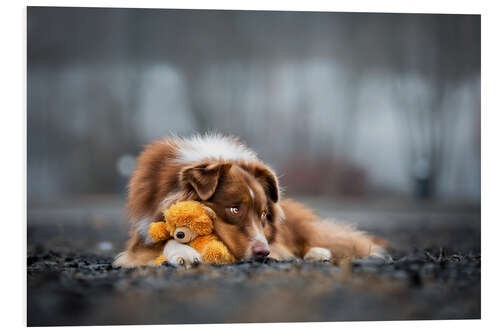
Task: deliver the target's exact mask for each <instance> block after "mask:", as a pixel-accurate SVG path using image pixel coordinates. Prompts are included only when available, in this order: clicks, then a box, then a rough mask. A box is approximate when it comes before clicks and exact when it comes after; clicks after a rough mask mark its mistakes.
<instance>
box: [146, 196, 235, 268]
mask: <svg viewBox="0 0 500 333" xmlns="http://www.w3.org/2000/svg"><path fill="white" fill-rule="evenodd" d="M163 215H164V218H165V221H160V222H153V223H151V224H150V225H149V235H150V236H151V239H152V240H153V241H154V242H159V241H163V240H168V239H172V238H173V239H175V240H176V241H178V242H180V243H184V244H187V245H189V246H191V247H192V248H193V249H195V250H196V251H197V252H198V253H199V254H200V255H201V259H202V261H203V262H205V263H214V264H230V263H233V262H234V261H235V258H234V256H233V255H232V254H231V252H229V250H228V248H227V247H226V245H225V244H224V243H223V242H222V241H221V240H220V239H219V237H217V235H216V234H214V233H213V221H215V219H216V218H217V217H216V215H215V212H214V211H213V210H212V209H211V208H209V207H207V206H205V205H203V204H202V203H200V202H198V201H181V202H178V203H176V204H174V205H172V206H171V207H170V208H168V209H165V210H164V211H163ZM165 261H167V257H166V256H165V254H162V255H160V256H158V257H157V258H156V259H155V260H154V265H156V266H159V265H161V264H162V263H163V262H165Z"/></svg>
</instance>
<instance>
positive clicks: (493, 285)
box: [0, 0, 500, 333]
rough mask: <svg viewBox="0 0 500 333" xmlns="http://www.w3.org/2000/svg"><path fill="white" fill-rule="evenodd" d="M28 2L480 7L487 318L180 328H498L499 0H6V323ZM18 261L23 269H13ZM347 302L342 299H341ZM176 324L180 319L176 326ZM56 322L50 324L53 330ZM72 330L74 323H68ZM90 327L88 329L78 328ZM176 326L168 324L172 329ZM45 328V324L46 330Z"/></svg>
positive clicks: (16, 308) (18, 244)
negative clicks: (496, 320)
mask: <svg viewBox="0 0 500 333" xmlns="http://www.w3.org/2000/svg"><path fill="white" fill-rule="evenodd" d="M26 5H31V6H85V7H122V8H123V7H130V8H207V9H208V8H211V9H254V10H255V9H259V10H303V11H350V12H412V13H472V14H482V31H483V37H482V45H483V47H482V93H483V95H482V121H481V125H482V126H481V128H482V148H483V150H482V207H483V210H482V216H483V221H482V236H483V237H482V245H483V248H482V256H483V269H482V277H483V279H482V282H483V284H482V289H483V295H482V296H483V298H482V301H483V302H482V318H483V319H482V320H481V321H477V320H476V321H470V320H468V321H459V322H458V321H419V322H409V321H404V322H357V323H307V324H305V323H301V324H253V325H234V324H233V325H203V326H199V325H187V326H176V327H175V329H179V330H186V331H194V330H200V329H201V330H203V331H204V332H205V331H217V332H224V331H225V332H233V331H235V330H236V331H241V330H243V331H254V330H256V329H257V330H259V331H260V330H262V329H264V330H276V329H280V330H281V329H283V330H287V331H288V330H292V331H293V330H301V331H302V330H306V329H308V330H311V329H313V330H314V331H315V332H316V331H317V332H321V331H325V332H326V331H328V332H331V331H332V330H336V331H349V332H367V331H370V332H384V333H385V332H392V331H394V332H399V333H400V332H402V330H404V331H405V332H417V331H418V332H419V333H421V332H422V331H431V332H432V331H443V330H447V329H448V330H449V329H453V330H454V331H456V330H458V331H468V332H470V331H472V330H478V329H479V330H481V331H490V329H491V330H493V327H495V326H496V325H495V319H496V317H498V310H497V309H498V304H497V295H498V283H500V276H499V274H498V273H499V268H498V267H499V264H498V263H497V262H498V261H499V257H498V252H499V251H498V250H499V249H498V244H499V242H498V240H497V238H498V235H500V233H499V227H498V225H499V224H500V220H499V219H498V213H497V211H496V209H495V208H496V206H497V205H498V203H499V198H500V193H498V192H499V191H498V188H499V186H500V182H499V176H498V175H499V171H500V163H499V161H500V158H499V153H498V151H499V149H500V148H499V144H498V142H500V138H499V135H498V132H499V125H500V121H499V120H500V119H499V118H500V116H499V111H500V105H499V103H498V97H497V96H498V95H499V89H500V82H499V81H500V80H499V77H500V73H499V70H498V69H499V65H498V62H499V61H500V52H499V43H498V31H500V27H499V24H498V22H499V21H500V17H499V12H498V5H496V3H495V2H494V1H477V0H476V1H470V0H469V1H435V0H434V1H424V0H418V1H417V0H414V1H397V0H396V1H384V0H377V1H313V0H309V1H290V0H289V1H272V2H271V1H255V0H254V1H245V2H241V1H240V2H237V3H236V2H234V1H216V0H211V1H210V3H208V2H207V1H187V0H185V1H145V0H143V1H109V0H107V1H106V0H104V1H29V2H26V1H19V2H17V3H16V2H10V3H9V4H8V5H5V4H4V5H3V7H2V10H1V11H0V15H1V20H0V22H1V24H2V29H1V31H2V37H3V38H2V52H1V56H2V62H1V64H2V69H3V71H2V73H3V75H2V90H1V91H2V99H1V100H2V104H3V105H2V109H1V110H2V118H3V121H2V131H0V134H1V138H2V142H3V144H4V147H6V151H4V152H3V154H2V157H3V158H2V175H3V176H4V184H5V183H6V186H5V185H4V186H2V200H1V202H2V207H3V213H4V214H3V215H4V218H3V219H4V221H3V226H4V228H3V230H4V235H5V237H4V239H3V240H2V242H1V244H2V258H4V260H2V265H3V267H4V269H2V272H3V276H2V277H3V279H2V280H3V281H2V288H3V290H2V291H3V292H2V296H3V297H2V309H1V311H0V313H1V315H2V319H3V320H2V324H3V325H2V326H4V327H5V326H7V327H8V326H13V327H16V328H19V327H23V326H25V325H26V274H25V272H26V271H25V269H26V236H25V235H26V225H25V223H26V89H25V87H26V9H25V6H26ZM13 267H15V269H13ZM339 306H341V305H339ZM158 328H159V327H157V326H115V327H92V328H91V329H92V330H102V331H104V330H105V331H109V330H111V331H114V330H116V331H118V330H120V331H123V330H125V331H127V330H137V329H141V330H144V329H146V330H158ZM172 328H173V326H172ZM53 329H54V328H46V330H53ZM62 329H68V328H62ZM73 329H84V328H73ZM167 329H168V328H167ZM41 330H44V329H41Z"/></svg>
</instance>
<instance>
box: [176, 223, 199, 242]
mask: <svg viewBox="0 0 500 333" xmlns="http://www.w3.org/2000/svg"><path fill="white" fill-rule="evenodd" d="M196 236H198V235H197V234H196V233H195V232H194V231H193V230H190V229H189V228H187V227H178V228H177V229H175V231H174V238H175V240H177V241H178V242H179V243H189V242H190V241H192V240H193V239H195V238H196Z"/></svg>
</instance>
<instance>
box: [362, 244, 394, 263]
mask: <svg viewBox="0 0 500 333" xmlns="http://www.w3.org/2000/svg"><path fill="white" fill-rule="evenodd" d="M368 258H377V259H382V260H384V261H385V262H386V263H388V264H390V263H392V262H394V260H393V259H392V257H391V255H390V254H389V253H388V252H387V250H386V249H385V248H383V247H381V246H376V247H375V248H374V250H373V251H372V253H370V255H369V256H368Z"/></svg>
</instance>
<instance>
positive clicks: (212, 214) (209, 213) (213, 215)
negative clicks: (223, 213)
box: [203, 205, 217, 222]
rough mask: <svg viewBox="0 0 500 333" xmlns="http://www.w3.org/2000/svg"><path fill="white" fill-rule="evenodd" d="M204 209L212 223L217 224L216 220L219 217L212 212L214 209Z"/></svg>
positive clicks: (204, 207) (205, 207)
mask: <svg viewBox="0 0 500 333" xmlns="http://www.w3.org/2000/svg"><path fill="white" fill-rule="evenodd" d="M203 209H204V210H205V212H206V213H207V215H208V217H210V219H211V220H212V222H215V220H216V219H217V215H216V214H215V212H214V211H213V210H212V208H210V207H207V206H205V205H204V206H203Z"/></svg>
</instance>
